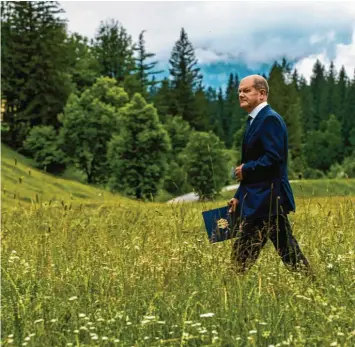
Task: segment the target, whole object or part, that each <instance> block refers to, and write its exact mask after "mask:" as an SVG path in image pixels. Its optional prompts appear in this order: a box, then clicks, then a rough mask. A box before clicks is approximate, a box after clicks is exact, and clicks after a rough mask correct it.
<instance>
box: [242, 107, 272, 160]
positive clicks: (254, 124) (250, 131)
mask: <svg viewBox="0 0 355 347" xmlns="http://www.w3.org/2000/svg"><path fill="white" fill-rule="evenodd" d="M270 108H271V107H270V105H266V106H265V107H263V108H262V109H261V110H260V112H259V113H258V115H257V116H256V117H255V118H254V120H253V122H252V123H251V125H250V127H249V128H248V130H247V131H246V132H245V134H244V138H243V144H242V163H245V162H246V144H247V143H248V141H249V138H250V135H251V134H253V132H254V130H255V129H257V128H258V125H259V123H260V121H261V120H262V119H263V118H264V116H265V115H266V114H267V112H268V111H269V110H270Z"/></svg>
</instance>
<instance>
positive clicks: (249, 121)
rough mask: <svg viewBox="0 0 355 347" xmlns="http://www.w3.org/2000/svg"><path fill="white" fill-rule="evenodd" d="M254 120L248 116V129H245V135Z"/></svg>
mask: <svg viewBox="0 0 355 347" xmlns="http://www.w3.org/2000/svg"><path fill="white" fill-rule="evenodd" d="M252 119H253V117H252V116H248V120H247V127H246V129H245V133H247V132H248V130H249V128H250V123H251V120H252Z"/></svg>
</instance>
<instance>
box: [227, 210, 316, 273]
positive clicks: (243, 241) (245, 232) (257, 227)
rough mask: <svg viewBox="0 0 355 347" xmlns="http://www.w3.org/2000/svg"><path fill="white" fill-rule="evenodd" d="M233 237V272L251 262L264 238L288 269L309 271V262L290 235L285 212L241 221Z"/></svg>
mask: <svg viewBox="0 0 355 347" xmlns="http://www.w3.org/2000/svg"><path fill="white" fill-rule="evenodd" d="M236 238H237V239H236V241H235V243H234V245H233V249H232V255H231V258H232V263H233V265H235V270H236V271H237V272H241V273H242V272H245V271H247V270H248V269H249V268H250V267H252V266H253V264H254V263H255V262H256V260H257V258H258V256H259V254H260V251H261V250H262V248H263V247H264V246H265V244H266V242H267V240H268V238H269V239H270V240H271V241H272V243H273V244H274V247H275V249H276V251H277V252H278V254H279V256H280V257H281V259H282V261H283V263H284V264H285V265H286V267H287V268H288V269H289V270H294V271H303V270H305V271H306V272H308V271H309V263H308V261H307V259H306V257H305V256H304V255H303V253H302V251H301V249H300V247H299V245H298V243H297V240H296V239H295V237H294V236H293V235H292V228H291V225H290V222H289V220H288V218H287V215H278V216H270V218H266V219H265V218H264V219H263V218H260V219H255V220H253V221H242V222H241V224H240V228H239V231H237V233H236Z"/></svg>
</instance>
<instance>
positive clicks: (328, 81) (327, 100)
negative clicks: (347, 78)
mask: <svg viewBox="0 0 355 347" xmlns="http://www.w3.org/2000/svg"><path fill="white" fill-rule="evenodd" d="M335 92H336V71H335V66H334V62H333V61H332V62H331V63H330V66H329V71H328V72H327V73H326V76H325V86H324V91H323V93H324V102H323V103H322V107H321V113H322V114H324V115H326V116H328V115H330V114H335V116H336V117H337V119H338V120H339V121H340V119H339V115H337V114H336V113H335V111H336V105H335Z"/></svg>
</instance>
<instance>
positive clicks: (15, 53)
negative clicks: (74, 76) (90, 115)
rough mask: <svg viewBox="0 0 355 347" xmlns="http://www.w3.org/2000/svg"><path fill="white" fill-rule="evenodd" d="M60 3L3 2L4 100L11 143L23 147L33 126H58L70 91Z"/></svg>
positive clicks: (8, 139) (5, 118) (2, 58)
mask: <svg viewBox="0 0 355 347" xmlns="http://www.w3.org/2000/svg"><path fill="white" fill-rule="evenodd" d="M62 12H63V11H62V10H61V9H60V7H59V4H58V3H57V2H52V1H48V2H47V1H36V2H30V1H23V2H4V3H2V18H1V26H2V40H1V41H2V47H1V48H2V55H1V65H2V70H1V72H2V98H3V99H5V100H6V106H5V110H4V114H3V121H4V122H5V123H6V124H8V127H9V136H6V138H5V141H7V142H8V143H9V144H10V145H11V146H13V147H15V148H18V147H21V145H22V141H23V140H24V137H25V136H26V135H27V132H28V130H29V129H30V127H32V126H35V125H41V124H42V125H53V126H58V120H57V115H58V114H59V113H60V112H61V111H62V109H63V107H64V105H65V103H66V100H67V98H68V95H69V93H70V91H71V86H70V78H69V75H68V72H69V71H68V67H67V65H66V59H65V57H66V45H65V40H66V31H65V29H66V27H65V22H64V21H63V20H62V19H60V18H59V15H60V14H61V13H62Z"/></svg>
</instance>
